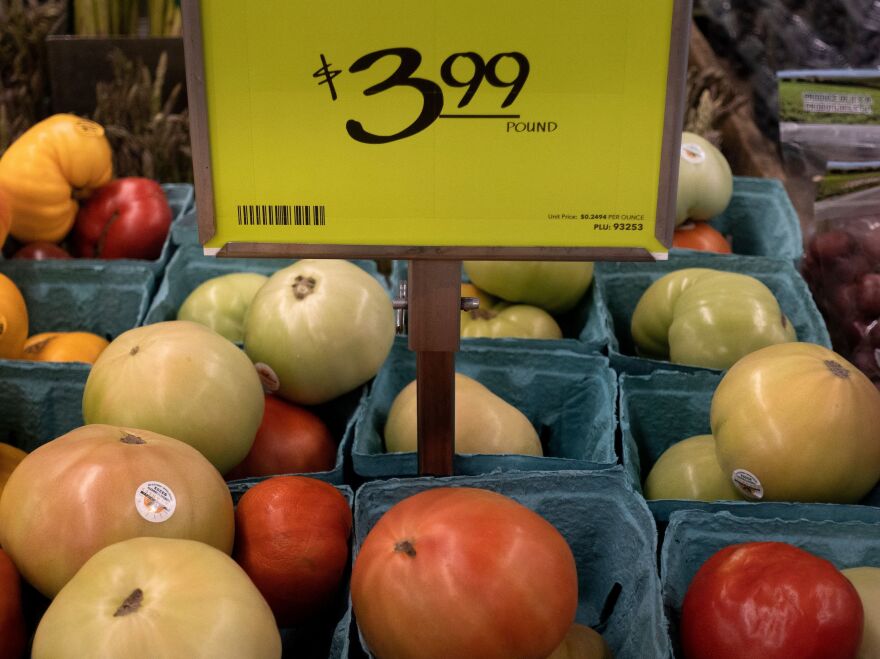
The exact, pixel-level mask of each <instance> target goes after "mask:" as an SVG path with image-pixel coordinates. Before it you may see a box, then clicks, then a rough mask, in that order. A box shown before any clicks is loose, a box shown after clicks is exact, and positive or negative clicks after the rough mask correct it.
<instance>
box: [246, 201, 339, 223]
mask: <svg viewBox="0 0 880 659" xmlns="http://www.w3.org/2000/svg"><path fill="white" fill-rule="evenodd" d="M236 208H237V211H238V224H239V226H261V227H265V226H270V227H274V226H281V227H288V226H294V227H310V226H318V227H322V226H324V225H325V224H327V216H326V213H325V210H324V206H302V205H296V206H294V205H290V204H276V205H270V204H245V205H241V206H237V207H236Z"/></svg>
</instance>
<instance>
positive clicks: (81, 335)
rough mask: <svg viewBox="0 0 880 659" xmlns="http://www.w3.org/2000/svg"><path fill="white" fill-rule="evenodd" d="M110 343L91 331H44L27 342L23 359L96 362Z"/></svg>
mask: <svg viewBox="0 0 880 659" xmlns="http://www.w3.org/2000/svg"><path fill="white" fill-rule="evenodd" d="M108 345H109V343H108V342H107V340H106V339H105V338H103V337H101V336H98V335H97V334H92V333H91V332H43V333H42V334H34V335H33V336H32V337H30V338H29V339H28V340H27V341H26V342H25V344H24V348H23V350H22V359H29V360H31V361H35V362H85V363H87V364H94V363H95V360H96V359H97V358H98V355H100V354H101V352H102V351H103V350H104V348H106V347H107V346H108Z"/></svg>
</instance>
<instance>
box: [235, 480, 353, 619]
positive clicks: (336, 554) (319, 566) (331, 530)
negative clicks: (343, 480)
mask: <svg viewBox="0 0 880 659" xmlns="http://www.w3.org/2000/svg"><path fill="white" fill-rule="evenodd" d="M350 533H351V509H350V508H349V506H348V502H347V501H346V500H345V497H343V496H342V494H340V492H339V490H337V489H336V488H335V487H333V486H332V485H329V484H327V483H325V482H323V481H319V480H317V479H314V478H306V477H304V476H277V477H275V478H270V479H268V480H265V481H263V482H262V483H259V484H257V485H255V486H254V487H252V488H251V489H249V490H248V491H247V492H245V494H244V496H243V497H242V498H241V500H240V501H239V502H238V507H237V508H236V510H235V549H234V552H233V558H235V560H236V561H237V562H238V564H239V565H241V567H242V568H243V569H244V571H245V572H247V574H248V576H249V577H250V578H251V580H252V581H253V582H254V584H255V585H256V586H257V588H258V589H259V591H260V593H262V595H263V597H265V598H266V601H267V602H268V603H269V606H270V607H271V608H272V612H273V613H274V614H275V619H276V620H277V621H278V624H279V625H280V626H282V627H286V626H290V625H296V624H300V623H302V622H304V621H305V620H307V619H309V618H311V617H313V616H315V615H316V614H320V613H321V612H322V611H323V609H324V607H325V606H326V605H327V604H328V603H329V602H330V601H331V599H332V597H333V595H334V594H335V593H336V591H337V589H338V587H339V582H340V580H341V579H342V575H343V573H344V572H345V566H346V565H347V563H348V536H349V535H350Z"/></svg>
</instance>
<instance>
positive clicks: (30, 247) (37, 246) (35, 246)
mask: <svg viewBox="0 0 880 659" xmlns="http://www.w3.org/2000/svg"><path fill="white" fill-rule="evenodd" d="M12 258H14V259H32V260H34V261H45V260H46V259H69V258H71V257H70V254H68V253H67V250H65V249H64V248H63V247H59V246H58V245H56V244H55V243H47V242H45V241H38V242H34V243H28V244H27V245H25V246H24V247H22V248H21V249H19V250H18V251H17V252H15V254H13V255H12Z"/></svg>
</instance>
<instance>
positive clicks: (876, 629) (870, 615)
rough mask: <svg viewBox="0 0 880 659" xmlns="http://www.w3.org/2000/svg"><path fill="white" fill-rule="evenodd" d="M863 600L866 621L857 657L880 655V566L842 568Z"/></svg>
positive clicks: (873, 658)
mask: <svg viewBox="0 0 880 659" xmlns="http://www.w3.org/2000/svg"><path fill="white" fill-rule="evenodd" d="M841 572H842V573H843V576H845V577H846V578H847V579H849V580H850V583H852V585H853V586H855V589H856V591H857V592H858V593H859V599H860V600H862V610H863V611H864V622H863V626H862V643H861V645H860V646H859V654H858V655H857V656H856V659H877V657H880V567H869V566H865V567H851V568H848V569H846V570H841Z"/></svg>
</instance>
